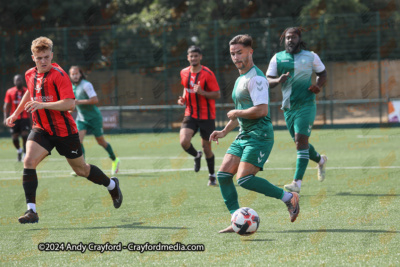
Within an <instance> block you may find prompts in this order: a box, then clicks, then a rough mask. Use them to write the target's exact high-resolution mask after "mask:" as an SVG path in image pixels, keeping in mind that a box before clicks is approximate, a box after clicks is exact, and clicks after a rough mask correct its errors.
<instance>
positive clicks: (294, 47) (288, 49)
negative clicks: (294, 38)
mask: <svg viewBox="0 0 400 267" xmlns="http://www.w3.org/2000/svg"><path fill="white" fill-rule="evenodd" d="M299 46H300V42H298V43H297V44H295V45H293V43H292V45H291V46H289V45H288V44H285V49H286V52H288V53H289V54H293V53H294V52H295V51H297V49H298V48H299Z"/></svg>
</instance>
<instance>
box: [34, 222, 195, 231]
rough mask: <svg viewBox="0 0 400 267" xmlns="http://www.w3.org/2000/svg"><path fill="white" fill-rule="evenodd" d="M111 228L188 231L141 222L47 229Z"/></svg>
mask: <svg viewBox="0 0 400 267" xmlns="http://www.w3.org/2000/svg"><path fill="white" fill-rule="evenodd" d="M112 228H121V229H141V230H146V229H149V230H158V229H164V230H182V229H190V228H187V227H163V226H150V225H143V223H142V222H134V223H130V224H123V225H112V226H111V225H110V226H93V227H70V228H56V227H55V228H48V229H49V230H96V229H112ZM41 230H43V228H39V229H29V231H41Z"/></svg>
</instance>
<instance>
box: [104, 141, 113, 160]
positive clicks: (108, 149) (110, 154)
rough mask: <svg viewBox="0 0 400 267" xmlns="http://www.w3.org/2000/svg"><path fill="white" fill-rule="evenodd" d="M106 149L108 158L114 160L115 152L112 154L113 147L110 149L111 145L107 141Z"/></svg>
mask: <svg viewBox="0 0 400 267" xmlns="http://www.w3.org/2000/svg"><path fill="white" fill-rule="evenodd" d="M106 150H107V152H108V156H109V157H110V159H111V160H112V161H114V160H115V154H114V151H113V149H112V147H111V145H110V144H109V143H107V147H106Z"/></svg>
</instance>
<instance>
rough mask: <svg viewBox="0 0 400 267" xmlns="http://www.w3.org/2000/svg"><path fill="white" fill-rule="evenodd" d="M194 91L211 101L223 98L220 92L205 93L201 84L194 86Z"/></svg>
mask: <svg viewBox="0 0 400 267" xmlns="http://www.w3.org/2000/svg"><path fill="white" fill-rule="evenodd" d="M193 91H195V92H196V94H199V95H202V96H204V97H206V98H209V99H219V98H220V97H221V93H220V91H213V92H207V91H204V90H203V88H202V87H201V84H200V82H198V84H195V85H193Z"/></svg>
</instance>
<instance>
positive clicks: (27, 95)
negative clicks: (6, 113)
mask: <svg viewBox="0 0 400 267" xmlns="http://www.w3.org/2000/svg"><path fill="white" fill-rule="evenodd" d="M30 98H31V94H30V93H29V91H28V90H27V91H26V92H25V94H24V96H23V97H22V99H21V102H20V103H19V105H18V107H17V109H16V110H15V111H14V113H13V114H11V115H10V117H8V118H7V120H6V125H7V126H8V127H13V126H14V121H16V120H17V118H18V116H19V114H21V112H22V111H23V110H24V108H25V104H26V103H27V102H28V101H29V99H30Z"/></svg>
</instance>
